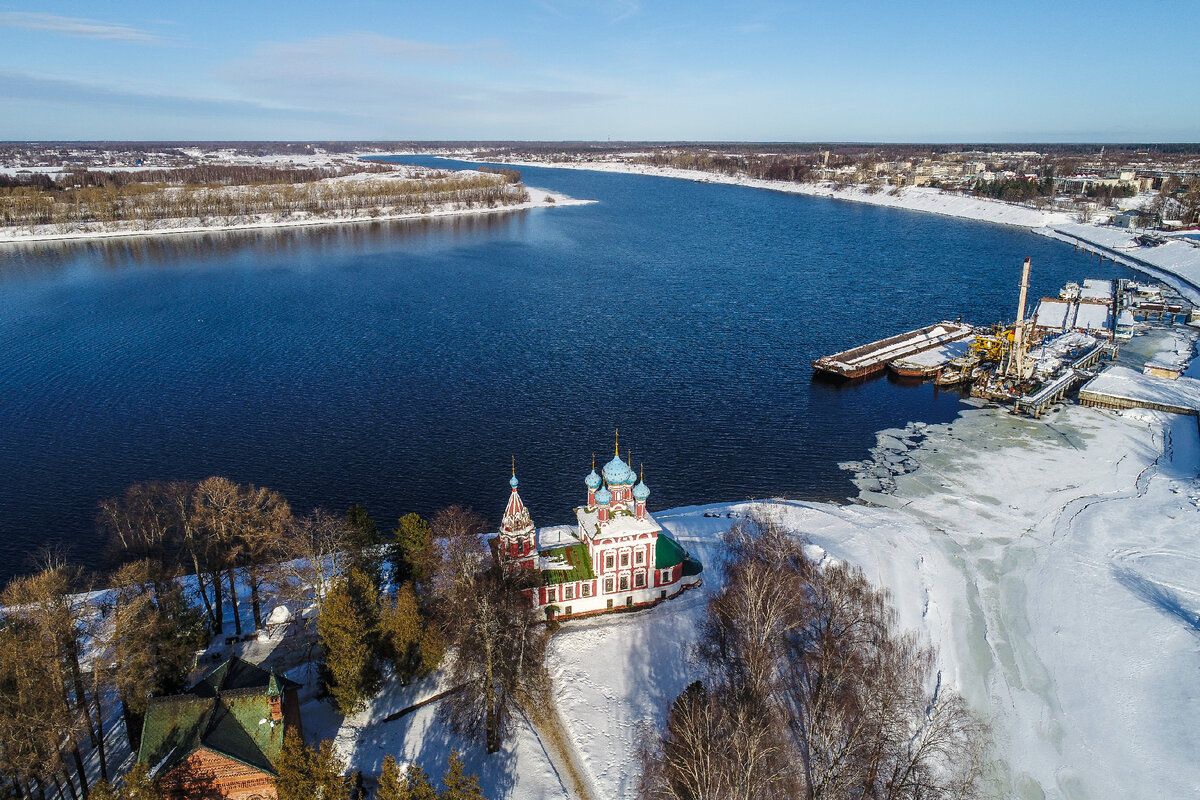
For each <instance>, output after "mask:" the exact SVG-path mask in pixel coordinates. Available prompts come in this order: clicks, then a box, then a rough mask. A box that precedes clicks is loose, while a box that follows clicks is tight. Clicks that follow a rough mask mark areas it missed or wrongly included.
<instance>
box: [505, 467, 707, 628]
mask: <svg viewBox="0 0 1200 800" xmlns="http://www.w3.org/2000/svg"><path fill="white" fill-rule="evenodd" d="M583 482H584V487H585V488H586V490H587V502H586V503H585V504H584V505H581V506H579V507H578V508H576V509H575V519H576V525H574V526H569V525H566V526H558V527H556V528H550V529H543V530H542V531H540V532H539V531H537V529H535V528H534V525H533V520H532V518H531V516H530V513H529V509H527V508H526V507H525V504H524V502H522V500H521V496H520V494H519V493H518V491H517V486H518V481H517V475H516V470H515V469H514V470H513V476H512V479H511V480H510V481H509V485H510V486H511V487H512V493H511V494H510V495H509V498H508V505H507V506H506V507H505V509H504V516H503V518H502V520H501V523H500V533H499V534H497V535H496V536H495V537H494V538H493V539H492V552H493V553H494V554H495V556H496V557H497V558H504V559H509V560H511V561H513V562H515V563H517V564H519V565H520V566H521V567H523V568H525V569H536V570H538V573H539V579H540V580H539V581H538V583H539V584H540V585H539V586H538V587H537V588H535V589H533V590H532V593H531V601H532V602H533V604H534V606H535V607H536V608H538V609H541V610H542V611H543V612H544V613H545V614H546V617H547V618H552V617H555V616H557V617H559V618H564V617H579V616H584V615H588V614H599V613H605V612H608V611H619V610H626V609H634V608H642V607H646V606H651V605H654V604H656V603H660V602H662V601H663V600H667V599H670V598H671V597H674V596H676V595H678V594H680V593H681V592H683V591H684V590H686V589H690V588H692V587H694V586H699V585H700V573H701V571H702V570H703V568H704V567H703V565H702V564H701V563H700V561H699V560H698V559H696V558H694V557H693V556H692V555H691V554H690V553H688V551H687V550H686V549H684V547H683V546H682V545H680V544H679V542H677V541H676V540H675V539H674V538H672V537H671V535H670V534H668V533H667V532H666V531H664V530H663V529H662V526H661V525H659V524H658V522H657V521H655V519H654V517H653V516H652V515H651V514H650V512H649V511H647V510H646V500H647V499H648V498H649V497H650V490H649V489H648V488H647V487H646V482H645V481H644V480H642V479H641V478H639V477H638V475H637V474H636V473H635V472H634V471H633V469H632V468H631V467H630V466H629V464H628V463H626V462H625V461H624V460H623V459H622V458H621V453H620V449H619V447H618V446H615V445H614V454H613V459H612V461H610V462H608V463H607V464H605V465H604V469H603V470H601V473H600V474H597V473H596V469H595V465H593V467H592V471H591V472H590V473H589V474H588V475H587V477H585V478H584V481H583Z"/></svg>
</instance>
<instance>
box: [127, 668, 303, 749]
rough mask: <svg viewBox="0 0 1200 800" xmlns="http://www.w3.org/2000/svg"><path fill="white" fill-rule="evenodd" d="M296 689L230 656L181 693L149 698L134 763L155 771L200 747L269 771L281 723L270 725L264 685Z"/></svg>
mask: <svg viewBox="0 0 1200 800" xmlns="http://www.w3.org/2000/svg"><path fill="white" fill-rule="evenodd" d="M272 684H274V685H275V687H276V688H281V689H284V690H286V689H291V688H297V687H298V686H299V684H297V683H296V682H295V681H290V680H288V679H287V678H279V677H276V676H275V675H274V674H273V673H269V672H267V671H266V670H264V669H262V668H260V667H257V666H255V665H254V664H250V663H249V662H246V661H242V660H241V659H239V658H231V659H229V660H228V661H226V662H225V663H223V664H221V665H219V666H218V667H216V668H215V669H213V670H212V671H211V672H209V673H208V674H207V675H205V676H204V677H203V678H201V679H200V680H199V681H197V682H196V683H195V684H194V685H193V686H192V687H191V688H189V689H188V690H187V691H186V692H183V693H182V694H177V695H170V696H167V697H155V698H152V699H151V701H150V705H149V706H148V707H147V709H146V718H145V721H144V722H143V724H142V741H141V747H140V748H139V749H138V761H140V762H142V763H143V764H146V765H147V766H149V767H150V769H152V770H156V772H158V773H161V772H164V771H167V770H170V769H171V768H173V767H175V766H177V765H178V764H180V763H181V762H183V761H184V760H185V759H186V758H187V757H188V756H190V755H191V754H192V753H194V752H195V751H196V750H199V749H201V748H204V749H207V750H212V751H213V752H215V753H220V754H221V755H224V756H227V757H229V758H232V759H233V760H235V761H240V762H241V763H243V764H246V765H247V766H250V767H254V768H255V769H260V770H262V771H264V772H271V773H273V772H274V771H275V768H274V766H273V765H274V763H275V761H276V760H277V759H278V757H279V754H280V753H281V752H282V751H283V732H284V725H282V724H275V725H271V724H270V723H268V722H263V720H269V719H270V717H271V703H270V700H269V699H268V692H269V690H270V689H269V687H271V685H272Z"/></svg>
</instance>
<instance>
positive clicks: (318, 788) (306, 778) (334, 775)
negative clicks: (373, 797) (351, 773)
mask: <svg viewBox="0 0 1200 800" xmlns="http://www.w3.org/2000/svg"><path fill="white" fill-rule="evenodd" d="M345 771H346V765H345V763H344V762H343V761H342V760H341V759H339V758H338V757H337V753H335V752H334V750H333V742H331V741H329V740H325V741H324V742H321V745H320V747H318V748H317V749H315V750H314V749H313V748H311V747H309V746H308V745H306V744H305V743H304V739H302V738H301V737H300V734H298V733H296V731H295V730H289V731H288V732H287V734H286V735H285V736H284V739H283V752H282V753H281V754H280V756H279V759H278V760H277V761H276V763H275V773H276V779H275V791H276V795H277V796H278V798H279V800H313V798H320V800H349V797H350V784H349V782H348V781H347V780H346V778H345V776H344V775H343V773H344V772H345Z"/></svg>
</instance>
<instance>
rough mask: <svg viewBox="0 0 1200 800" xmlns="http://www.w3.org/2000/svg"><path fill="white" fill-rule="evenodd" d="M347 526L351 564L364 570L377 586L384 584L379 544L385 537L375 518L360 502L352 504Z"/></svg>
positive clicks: (347, 550)
mask: <svg viewBox="0 0 1200 800" xmlns="http://www.w3.org/2000/svg"><path fill="white" fill-rule="evenodd" d="M344 524H345V526H346V554H347V556H348V559H349V562H350V566H352V567H358V568H359V569H361V570H362V571H363V572H365V573H367V575H369V576H370V577H371V582H372V583H374V584H375V587H376V588H379V587H380V586H382V585H383V578H384V574H383V573H384V570H383V557H382V554H381V553H380V550H381V549H382V548H381V547H380V546H379V545H380V544H381V543H382V542H383V537H382V536H381V535H380V533H379V526H378V525H376V524H375V520H373V519H372V518H371V515H370V514H368V513H367V510H366V509H365V508H363V507H362V506H360V505H359V504H358V503H355V504H354V505H352V506H350V508H349V510H348V511H346V517H345V523H344Z"/></svg>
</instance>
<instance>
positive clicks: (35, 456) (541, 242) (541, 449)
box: [0, 159, 1130, 576]
mask: <svg viewBox="0 0 1200 800" xmlns="http://www.w3.org/2000/svg"><path fill="white" fill-rule="evenodd" d="M406 160H408V161H420V162H422V163H435V162H434V161H432V160H430V159H406ZM437 163H444V162H437ZM523 172H524V175H525V180H526V182H527V183H529V184H530V185H533V186H540V187H546V188H550V189H554V190H557V191H562V192H565V193H567V194H569V195H572V196H575V197H583V198H591V199H595V200H598V201H599V203H597V204H594V205H589V206H581V207H569V208H568V207H563V208H547V209H538V210H534V211H529V212H520V213H515V214H508V215H495V216H490V217H460V218H455V219H448V220H442V221H428V222H413V223H380V224H370V225H354V226H344V227H340V228H339V227H328V228H318V229H307V230H300V229H293V230H284V231H281V232H277V233H249V234H234V235H203V236H175V237H166V238H157V239H129V240H123V241H113V242H105V243H90V244H66V245H43V246H22V247H11V246H10V247H6V248H0V576H8V575H11V574H13V573H14V572H17V571H19V570H21V569H23V568H25V567H26V566H27V563H28V558H29V555H30V553H31V552H33V551H34V550H36V549H37V548H38V547H39V546H41V545H44V544H47V543H58V544H61V545H63V546H65V547H67V548H68V549H69V551H70V552H71V554H72V555H73V556H74V557H75V558H76V559H77V560H79V561H80V562H82V563H85V564H89V565H95V564H97V563H98V561H99V558H100V544H101V543H100V542H99V539H98V535H97V534H96V533H95V524H94V516H95V508H96V503H97V502H98V501H99V500H101V499H102V498H104V497H107V496H111V495H114V494H117V493H119V492H120V491H122V490H123V489H124V487H126V486H127V485H128V484H130V483H131V482H134V481H140V480H146V479H151V478H160V479H168V478H192V479H196V478H202V477H205V476H207V475H213V474H219V475H226V476H228V477H230V478H233V479H235V480H238V481H246V482H253V483H256V484H261V485H266V486H270V487H272V488H274V489H278V490H279V491H281V492H283V493H284V494H285V495H286V496H287V497H288V498H289V500H290V501H291V502H292V504H293V505H294V506H295V507H296V508H298V509H300V510H307V509H309V508H312V507H314V506H318V505H320V506H326V507H329V508H333V509H338V510H344V509H345V508H346V507H347V506H348V505H350V504H351V503H354V502H358V503H362V504H363V505H365V506H366V507H367V508H368V509H369V510H370V511H371V512H372V514H374V515H375V516H376V518H377V519H378V520H380V522H381V524H383V525H387V526H391V525H393V524H394V521H395V519H396V518H397V517H398V516H399V515H401V514H403V513H406V512H408V511H413V510H415V511H418V512H422V513H427V512H430V511H432V510H434V509H436V508H438V507H440V506H443V505H446V504H449V503H464V504H469V505H472V506H475V507H476V508H477V509H479V510H481V511H482V512H484V513H485V514H486V515H487V516H488V517H489V518H498V517H499V515H500V512H501V510H502V508H503V506H504V503H505V501H506V496H507V493H508V486H507V480H508V471H509V461H510V457H511V456H514V455H515V456H516V459H517V472H518V475H519V476H520V479H521V490H522V495H523V497H524V498H525V500H526V502H527V503H528V505H529V506H530V508H531V510H532V512H533V516H534V520H535V522H537V523H538V524H549V523H554V522H564V521H568V520H569V519H571V511H570V509H571V508H572V506H573V505H574V504H576V503H578V502H580V501H581V500H582V499H583V497H584V494H583V477H584V475H585V474H587V472H588V470H589V469H590V468H591V456H592V453H593V452H595V453H596V455H597V459H598V460H599V461H600V463H603V462H604V461H607V460H608V459H609V458H611V455H612V441H613V428H614V427H616V426H618V425H619V426H620V429H621V442H622V446H623V448H624V446H625V445H628V446H630V447H632V448H633V461H634V462H635V464H637V463H642V462H644V463H645V465H646V472H645V479H646V483H647V485H648V486H649V487H650V489H651V492H652V494H651V497H650V507H651V509H654V508H666V507H673V506H678V505H683V504H691V503H702V502H709V501H717V500H738V499H744V498H750V497H761V496H767V495H787V496H792V497H816V498H837V497H846V496H847V495H849V494H851V493H852V492H853V488H852V486H851V484H850V483H849V480H848V476H847V474H846V473H844V472H842V471H840V470H838V468H837V462H839V461H843V460H849V459H857V458H861V457H862V456H863V455H864V454H865V452H866V450H867V448H868V447H869V446H871V445H872V444H873V442H874V433H875V431H876V430H878V429H880V428H885V427H891V426H896V425H902V424H904V423H905V422H907V421H909V420H927V421H942V420H947V419H951V418H952V417H953V416H954V415H955V414H956V413H957V411H958V410H959V408H960V401H959V397H958V396H957V395H955V394H953V393H946V392H942V393H940V394H939V393H935V391H934V389H933V387H932V386H928V385H926V386H919V387H913V386H903V385H899V384H895V383H890V382H888V381H887V380H885V379H880V380H875V381H871V382H867V383H863V384H857V385H850V386H835V385H829V384H824V383H816V382H814V381H813V380H812V374H811V370H810V368H809V362H810V361H811V360H812V359H813V358H815V357H817V356H819V355H824V354H827V353H831V352H834V351H837V350H841V349H844V348H846V347H848V346H851V345H854V344H858V343H863V342H866V341H869V340H872V339H876V338H879V337H881V336H884V335H889V334H892V333H896V332H899V331H902V330H907V329H910V328H914V327H918V326H921V325H926V324H929V323H931V322H934V321H936V320H939V319H943V318H954V317H957V316H960V315H961V316H962V317H963V318H964V319H965V320H967V321H971V322H977V323H990V322H993V321H996V320H998V319H1000V318H1001V317H1011V316H1012V315H1013V313H1014V306H1015V298H1016V284H1017V282H1018V278H1019V270H1020V265H1021V259H1022V258H1023V257H1025V256H1031V257H1032V258H1033V265H1034V270H1033V290H1032V292H1031V295H1032V296H1033V297H1036V296H1039V295H1040V294H1044V293H1053V292H1056V291H1057V289H1058V287H1059V286H1061V285H1062V284H1063V283H1064V282H1065V281H1067V280H1079V279H1082V278H1083V277H1115V276H1118V275H1128V274H1130V273H1128V272H1126V271H1124V270H1123V269H1121V268H1119V267H1115V266H1113V265H1111V264H1107V263H1106V264H1105V265H1104V266H1103V267H1098V266H1097V264H1096V262H1089V259H1088V257H1087V256H1086V255H1079V254H1076V253H1074V252H1073V251H1072V249H1071V248H1070V247H1069V246H1066V245H1063V244H1061V243H1058V242H1055V241H1051V240H1048V239H1045V238H1042V237H1038V236H1035V235H1032V234H1029V233H1026V232H1023V231H1020V230H1015V229H1010V228H1005V227H1000V226H994V225H987V224H979V223H971V222H962V221H956V220H952V219H947V218H941V217H937V216H932V215H925V214H918V213H910V212H904V211H897V210H889V209H880V208H872V207H868V206H862V205H855V204H851V203H841V202H834V201H830V200H825V199H815V198H806V197H799V196H794V195H786V194H779V193H774V192H766V191H759V190H753V189H745V188H740V187H730V186H717V185H707V184H699V183H691V182H685V181H674V180H667V179H658V178H647V177H634V176H624V175H610V174H604V173H588V172H575V171H567V170H553V169H525V170H523Z"/></svg>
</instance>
